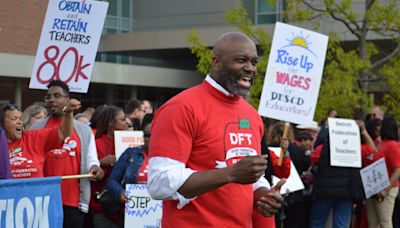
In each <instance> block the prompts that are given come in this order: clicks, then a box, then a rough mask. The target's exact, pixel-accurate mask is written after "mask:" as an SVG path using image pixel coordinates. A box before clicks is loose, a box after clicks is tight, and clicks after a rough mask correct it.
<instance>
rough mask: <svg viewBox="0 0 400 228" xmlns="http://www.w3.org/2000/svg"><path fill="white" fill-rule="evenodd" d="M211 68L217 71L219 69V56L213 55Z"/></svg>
mask: <svg viewBox="0 0 400 228" xmlns="http://www.w3.org/2000/svg"><path fill="white" fill-rule="evenodd" d="M211 68H212V71H213V72H218V71H219V70H220V68H221V61H220V59H219V58H217V57H215V56H213V59H212V65H211Z"/></svg>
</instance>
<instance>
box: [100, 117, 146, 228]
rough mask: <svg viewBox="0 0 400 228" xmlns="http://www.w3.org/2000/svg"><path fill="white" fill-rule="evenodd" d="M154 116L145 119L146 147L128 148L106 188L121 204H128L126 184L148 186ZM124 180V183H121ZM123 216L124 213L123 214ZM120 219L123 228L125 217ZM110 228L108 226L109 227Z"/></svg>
mask: <svg viewBox="0 0 400 228" xmlns="http://www.w3.org/2000/svg"><path fill="white" fill-rule="evenodd" d="M152 121H153V114H146V115H145V116H144V117H143V123H142V129H143V137H144V145H143V146H141V147H133V148H128V149H126V150H125V151H124V153H122V154H121V156H120V157H119V159H118V161H117V163H116V164H115V166H114V168H113V170H112V172H111V175H110V177H109V178H108V181H107V186H106V188H107V189H108V190H109V191H110V192H111V193H112V194H113V195H114V196H115V197H116V198H118V199H120V200H121V202H128V197H127V196H126V194H125V184H146V183H147V166H148V151H149V144H150V135H151V122H152ZM123 180H124V183H123V184H121V182H122V181H123ZM121 215H123V213H121ZM119 219H120V227H123V221H124V220H123V217H121V218H119ZM107 227H108V226H107Z"/></svg>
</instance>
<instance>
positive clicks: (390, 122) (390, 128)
mask: <svg viewBox="0 0 400 228" xmlns="http://www.w3.org/2000/svg"><path fill="white" fill-rule="evenodd" d="M397 131H398V127H397V122H396V119H395V118H393V117H391V116H388V117H384V118H383V120H382V126H381V138H382V140H396V141H398V140H399V136H398V134H397V133H398V132H397Z"/></svg>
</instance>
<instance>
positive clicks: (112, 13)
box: [96, 0, 132, 64]
mask: <svg viewBox="0 0 400 228" xmlns="http://www.w3.org/2000/svg"><path fill="white" fill-rule="evenodd" d="M104 1H106V2H108V4H109V5H108V11H107V17H106V21H105V22H104V28H103V35H105V34H120V33H130V32H132V1H131V0H104ZM96 61H100V62H108V63H123V64H130V63H131V62H132V61H131V57H130V56H129V55H127V54H123V53H97V56H96Z"/></svg>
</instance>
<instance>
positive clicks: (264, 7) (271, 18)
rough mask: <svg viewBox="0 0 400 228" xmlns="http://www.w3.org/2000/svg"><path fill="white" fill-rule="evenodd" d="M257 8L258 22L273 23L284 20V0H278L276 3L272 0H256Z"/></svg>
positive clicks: (256, 18)
mask: <svg viewBox="0 0 400 228" xmlns="http://www.w3.org/2000/svg"><path fill="white" fill-rule="evenodd" d="M255 8H256V10H255V11H256V14H255V23H256V24H273V23H275V22H277V21H282V10H283V8H284V3H283V0H276V1H275V3H271V0H256V4H255Z"/></svg>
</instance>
